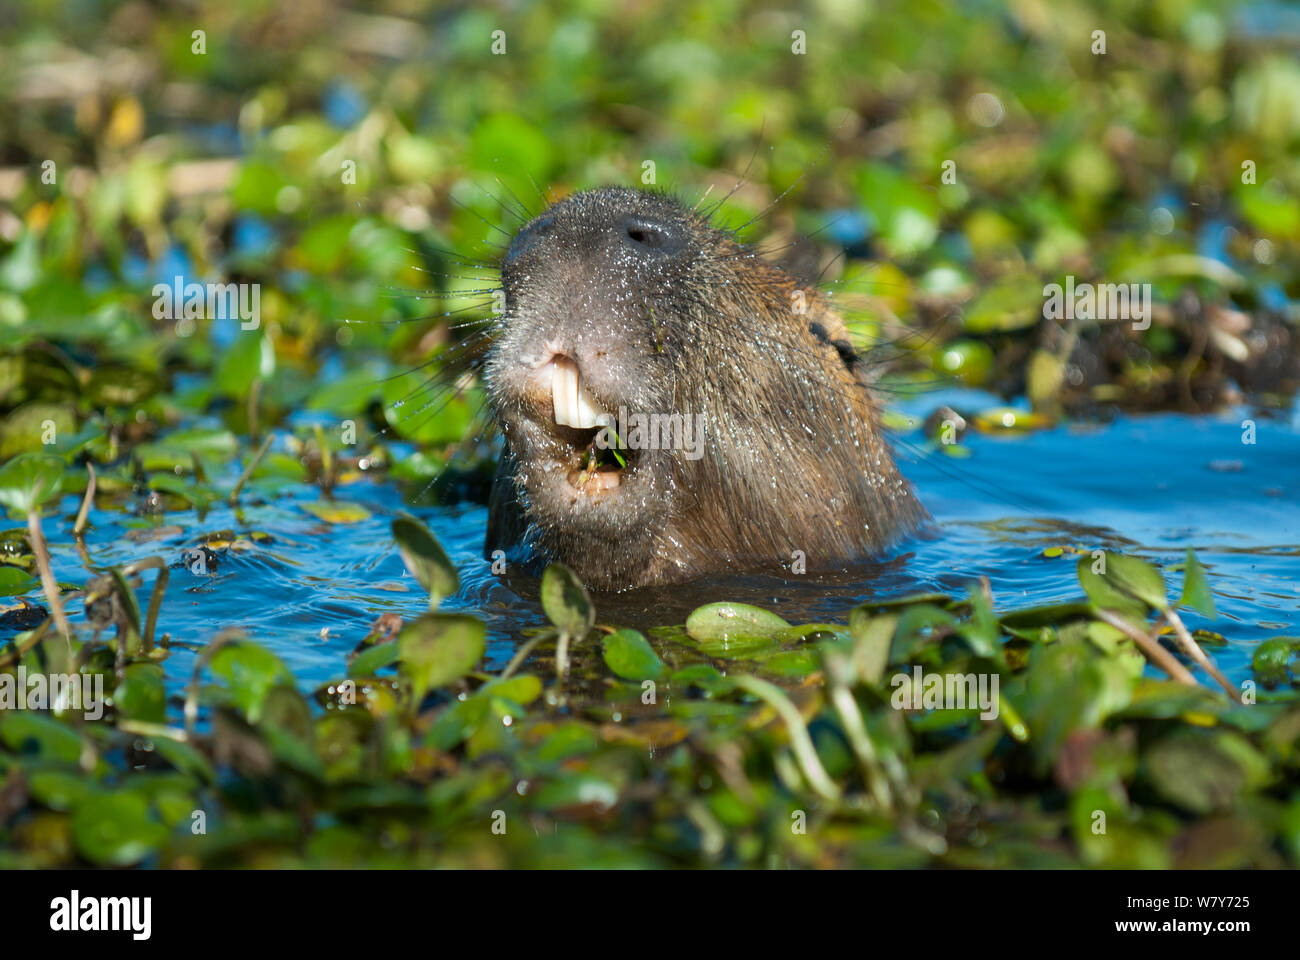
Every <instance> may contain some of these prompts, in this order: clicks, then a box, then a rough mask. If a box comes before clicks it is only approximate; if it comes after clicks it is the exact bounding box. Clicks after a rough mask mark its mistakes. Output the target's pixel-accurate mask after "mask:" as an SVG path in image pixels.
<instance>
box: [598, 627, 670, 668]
mask: <svg viewBox="0 0 1300 960" xmlns="http://www.w3.org/2000/svg"><path fill="white" fill-rule="evenodd" d="M604 655H605V666H607V667H609V669H611V670H613V671H614V673H616V674H617V675H618V676H620V677H622V678H623V679H624V680H657V679H659V678H660V677H661V676H663V673H664V662H663V661H662V660H660V659H659V655H658V654H657V653H655V651H654V647H652V646H650V641H648V640H647V639H646V638H645V637H644V636H643V635H642V634H640V633H638V632H637V631H635V630H616V631H614V632H613V633H611V634H609V635H608V636H606V637H605V639H604Z"/></svg>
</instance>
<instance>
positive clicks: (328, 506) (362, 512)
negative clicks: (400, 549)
mask: <svg viewBox="0 0 1300 960" xmlns="http://www.w3.org/2000/svg"><path fill="white" fill-rule="evenodd" d="M298 506H300V507H302V508H303V509H304V510H306V511H307V512H308V513H310V514H313V515H314V516H316V517H319V518H320V519H321V520H324V521H325V522H326V523H360V522H361V521H363V520H369V519H370V511H369V510H367V509H366V508H365V507H363V506H361V504H359V503H348V502H347V501H346V500H311V501H308V502H307V503H300V504H298Z"/></svg>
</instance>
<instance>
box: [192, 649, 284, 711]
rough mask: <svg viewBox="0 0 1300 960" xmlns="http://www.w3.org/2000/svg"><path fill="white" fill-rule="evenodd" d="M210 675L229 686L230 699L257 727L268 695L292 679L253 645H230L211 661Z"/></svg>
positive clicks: (268, 654)
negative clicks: (223, 680)
mask: <svg viewBox="0 0 1300 960" xmlns="http://www.w3.org/2000/svg"><path fill="white" fill-rule="evenodd" d="M211 666H212V672H213V673H214V674H216V675H217V676H218V677H222V678H224V679H225V680H226V681H227V682H228V683H229V684H230V691H231V695H232V697H233V699H234V701H235V705H236V706H238V707H239V708H240V709H241V710H242V711H243V712H244V715H245V716H246V717H247V718H248V722H249V723H256V722H257V720H258V717H259V716H260V715H261V711H262V704H263V703H265V702H266V698H267V695H268V694H270V692H271V690H272V689H273V688H274V687H275V686H276V685H277V684H280V683H292V682H293V675H292V674H291V673H290V672H289V670H288V668H286V667H285V665H284V664H283V663H281V662H280V658H279V657H277V656H276V655H275V654H273V653H271V652H270V651H269V650H264V649H263V648H262V647H259V646H258V645H257V644H255V643H232V644H229V645H227V646H224V647H222V648H221V649H220V650H218V651H217V652H216V654H215V655H214V656H213V658H212V664H211Z"/></svg>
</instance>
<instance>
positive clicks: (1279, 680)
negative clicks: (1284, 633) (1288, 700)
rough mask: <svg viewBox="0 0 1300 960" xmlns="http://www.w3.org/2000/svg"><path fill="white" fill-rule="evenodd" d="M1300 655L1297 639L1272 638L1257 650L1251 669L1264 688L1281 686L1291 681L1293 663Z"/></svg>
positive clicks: (1299, 642)
mask: <svg viewBox="0 0 1300 960" xmlns="http://www.w3.org/2000/svg"><path fill="white" fill-rule="evenodd" d="M1297 653H1300V640H1297V639H1296V638H1295V637H1272V638H1271V639H1268V640H1265V641H1264V642H1263V643H1261V644H1260V645H1259V646H1258V647H1256V648H1255V655H1254V656H1253V657H1251V660H1250V668H1251V670H1253V671H1254V672H1255V676H1256V677H1257V678H1258V679H1259V681H1260V683H1262V684H1264V686H1266V687H1269V688H1272V687H1277V686H1281V685H1282V684H1284V683H1287V682H1289V681H1290V679H1291V661H1292V659H1294V658H1295V656H1296V654H1297Z"/></svg>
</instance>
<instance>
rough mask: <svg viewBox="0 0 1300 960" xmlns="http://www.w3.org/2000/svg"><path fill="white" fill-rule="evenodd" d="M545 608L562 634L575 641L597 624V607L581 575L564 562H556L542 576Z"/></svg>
mask: <svg viewBox="0 0 1300 960" xmlns="http://www.w3.org/2000/svg"><path fill="white" fill-rule="evenodd" d="M541 593H542V597H541V599H542V609H543V610H545V611H546V616H547V619H549V620H550V621H551V623H553V624H554V625H555V626H556V628H557V629H559V630H560V632H561V633H567V634H568V635H569V636H570V637H573V638H574V639H575V640H580V639H582V638H583V637H585V636H586V635H587V631H588V630H590V629H591V626H592V624H594V623H595V622H596V608H595V607H593V606H592V604H591V597H590V596H588V594H587V588H586V587H584V586H583V585H582V581H581V580H579V579H578V575H577V574H575V573H574V572H573V571H572V570H570V569H569V568H568V567H566V566H565V565H564V564H562V563H553V564H551V565H550V566H549V567H547V568H546V570H545V572H544V573H543V574H542V591H541Z"/></svg>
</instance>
